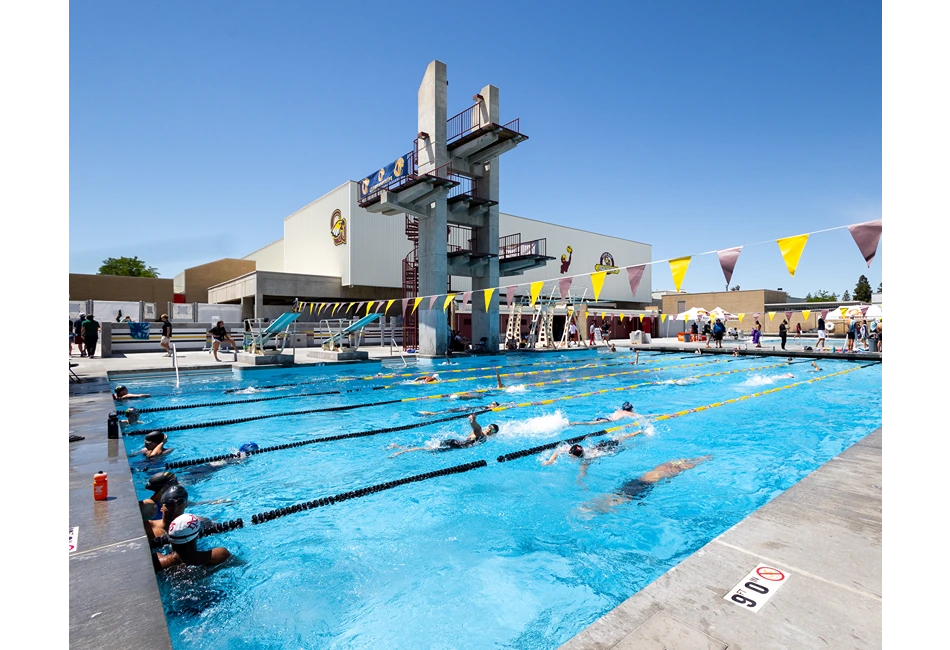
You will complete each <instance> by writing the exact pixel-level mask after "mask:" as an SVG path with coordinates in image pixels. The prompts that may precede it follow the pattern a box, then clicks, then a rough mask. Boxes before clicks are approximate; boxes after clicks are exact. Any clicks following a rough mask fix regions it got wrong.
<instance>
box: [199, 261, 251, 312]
mask: <svg viewBox="0 0 950 650" xmlns="http://www.w3.org/2000/svg"><path fill="white" fill-rule="evenodd" d="M256 268H257V266H256V263H255V262H254V261H253V260H238V259H232V258H225V259H221V260H217V261H215V262H209V263H207V264H201V265H199V266H192V267H190V268H187V269H185V300H186V301H187V302H208V287H213V286H214V285H216V284H221V283H222V282H227V281H228V280H232V279H234V278H237V277H240V276H242V275H245V274H247V273H250V272H251V271H254V270H255V269H256Z"/></svg>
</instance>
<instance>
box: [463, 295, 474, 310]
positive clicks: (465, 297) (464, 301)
mask: <svg viewBox="0 0 950 650" xmlns="http://www.w3.org/2000/svg"><path fill="white" fill-rule="evenodd" d="M471 297H472V292H471V291H466V292H465V293H463V294H462V309H465V305H467V304H468V301H469V300H470V299H471Z"/></svg>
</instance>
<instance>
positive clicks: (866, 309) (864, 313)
mask: <svg viewBox="0 0 950 650" xmlns="http://www.w3.org/2000/svg"><path fill="white" fill-rule="evenodd" d="M869 306H870V305H869ZM867 313H868V308H867V307H861V315H862V316H866V315H867Z"/></svg>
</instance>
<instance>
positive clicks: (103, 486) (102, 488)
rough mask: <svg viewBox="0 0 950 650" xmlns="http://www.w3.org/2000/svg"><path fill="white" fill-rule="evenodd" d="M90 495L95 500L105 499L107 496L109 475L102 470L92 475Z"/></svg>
mask: <svg viewBox="0 0 950 650" xmlns="http://www.w3.org/2000/svg"><path fill="white" fill-rule="evenodd" d="M92 496H93V497H95V499H96V501H105V500H106V499H107V498H109V475H108V474H106V473H105V472H103V471H102V470H99V472H98V473H97V474H96V475H95V476H93V477H92Z"/></svg>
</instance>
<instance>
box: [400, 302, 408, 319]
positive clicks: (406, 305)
mask: <svg viewBox="0 0 950 650" xmlns="http://www.w3.org/2000/svg"><path fill="white" fill-rule="evenodd" d="M408 306H409V298H403V299H402V313H401V315H402V316H405V315H406V308H407V307H408Z"/></svg>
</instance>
